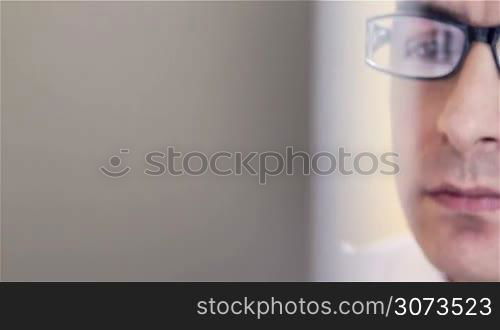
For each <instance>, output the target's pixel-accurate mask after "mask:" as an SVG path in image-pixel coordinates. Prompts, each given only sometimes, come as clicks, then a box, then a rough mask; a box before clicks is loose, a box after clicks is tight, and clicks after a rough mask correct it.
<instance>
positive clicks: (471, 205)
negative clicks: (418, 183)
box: [424, 184, 500, 213]
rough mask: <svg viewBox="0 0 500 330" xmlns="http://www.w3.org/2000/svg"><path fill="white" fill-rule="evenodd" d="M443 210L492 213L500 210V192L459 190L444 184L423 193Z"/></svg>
mask: <svg viewBox="0 0 500 330" xmlns="http://www.w3.org/2000/svg"><path fill="white" fill-rule="evenodd" d="M424 195H425V196H427V197H429V198H431V199H432V200H433V201H435V202H436V203H438V204H439V205H441V206H444V207H445V208H448V209H450V210H453V211H457V212H462V213H480V212H493V211H497V210H499V209H500V192H499V191H497V190H494V189H490V188H486V187H473V188H460V187H457V186H455V185H451V184H444V185H441V186H439V187H436V188H432V189H428V190H425V191H424Z"/></svg>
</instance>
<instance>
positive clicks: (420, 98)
mask: <svg viewBox="0 0 500 330" xmlns="http://www.w3.org/2000/svg"><path fill="white" fill-rule="evenodd" d="M450 85H451V84H450V83H449V82H448V81H443V82H441V81H434V82H426V81H411V80H394V81H393V83H392V94H391V109H392V130H393V135H392V136H393V143H394V147H395V149H396V152H398V153H399V154H400V158H401V159H402V161H404V162H405V163H407V164H414V163H418V162H419V160H421V159H422V155H423V154H425V153H427V152H431V150H432V149H434V147H436V146H438V145H439V143H440V141H441V137H440V135H439V134H438V131H437V121H438V119H439V115H440V114H441V112H442V111H443V109H444V108H445V105H446V100H447V95H449V92H450Z"/></svg>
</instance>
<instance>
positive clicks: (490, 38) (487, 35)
mask: <svg viewBox="0 0 500 330" xmlns="http://www.w3.org/2000/svg"><path fill="white" fill-rule="evenodd" d="M389 17H420V18H426V19H429V20H434V21H436V22H439V23H444V24H448V25H452V26H454V27H456V28H458V29H460V30H461V31H462V32H463V33H464V36H465V42H464V47H463V50H462V55H461V56H460V60H459V61H458V63H457V64H456V65H455V67H454V68H453V70H452V71H451V72H449V73H447V74H445V75H441V76H436V77H419V76H413V75H404V74H398V73H394V72H392V71H390V70H386V69H382V68H380V67H378V66H376V65H375V64H374V63H372V62H371V61H369V60H368V58H367V57H365V62H366V63H367V64H368V65H369V66H370V67H372V68H374V69H375V70H378V71H381V72H384V73H387V74H390V75H392V76H395V77H399V78H405V79H416V80H438V79H447V78H449V77H451V76H453V75H455V74H456V73H457V72H458V71H460V69H461V68H462V66H463V64H464V62H465V59H466V58H467V56H468V55H469V52H470V50H471V48H472V45H473V44H474V43H475V42H482V43H486V44H489V46H490V47H491V51H492V54H493V57H494V60H495V63H496V66H497V69H498V71H499V72H500V59H499V54H498V50H497V48H496V44H497V42H498V41H499V40H500V25H498V26H492V27H476V26H472V25H468V24H465V23H463V22H461V21H459V20H456V19H454V18H452V17H449V16H448V15H440V14H437V13H412V12H409V13H406V12H398V13H394V14H388V15H380V16H374V17H371V18H369V19H368V20H367V21H366V27H367V29H366V30H367V31H368V25H369V24H370V23H371V22H373V21H375V20H378V19H382V18H389ZM367 39H368V38H367ZM366 54H368V40H367V42H366Z"/></svg>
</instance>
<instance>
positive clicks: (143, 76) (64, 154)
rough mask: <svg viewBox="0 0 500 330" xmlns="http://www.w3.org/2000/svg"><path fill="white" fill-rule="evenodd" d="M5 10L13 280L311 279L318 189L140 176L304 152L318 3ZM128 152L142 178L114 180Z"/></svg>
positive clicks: (8, 250)
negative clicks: (185, 163) (310, 219)
mask: <svg viewBox="0 0 500 330" xmlns="http://www.w3.org/2000/svg"><path fill="white" fill-rule="evenodd" d="M1 7H2V17H1V27H2V62H1V64H2V156H3V163H2V165H3V168H2V180H3V182H2V207H3V209H2V228H1V229H2V232H1V234H2V277H3V279H4V280H65V281H66V280H118V281H121V280H184V281H189V280H204V281H211V280H219V281H223V280H256V281H260V280H302V279H305V276H306V272H307V271H306V252H305V251H306V248H307V246H306V242H305V240H306V238H307V236H306V235H305V234H304V232H306V231H307V225H306V221H305V218H306V211H305V210H306V193H307V178H304V177H300V176H292V177H285V176H281V177H276V178H273V179H272V180H271V181H270V183H269V184H268V185H266V186H261V185H259V184H258V181H257V179H256V178H255V177H251V176H249V175H244V176H241V177H235V176H232V177H226V178H220V177H216V176H214V175H204V176H201V177H187V176H182V177H172V176H164V177H154V178H151V177H146V176H145V175H144V174H142V173H141V171H143V170H144V160H143V155H144V154H145V153H146V152H148V151H152V150H162V151H165V150H166V147H167V146H175V147H176V149H177V150H178V151H182V152H188V151H192V150H199V151H203V152H206V153H212V152H215V151H219V150H228V151H231V152H235V151H242V152H250V151H257V152H263V151H267V150H279V151H280V150H282V149H283V148H284V146H285V145H294V146H296V147H297V148H304V149H305V148H306V147H307V145H308V136H309V133H308V104H309V100H308V93H309V81H308V79H309V77H308V68H309V44H308V43H309V40H310V36H309V33H310V28H309V27H310V10H309V5H308V4H305V3H286V4H279V3H259V2H258V3H251V2H246V3H239V2H237V3H230V2H207V3H206V4H202V3H198V2H189V3H187V2H184V3H183V2H155V3H140V2H126V3H125V2H112V3H108V2H107V3H96V2H77V3H63V2H44V3H7V2H2V3H1ZM120 148H130V150H131V153H130V155H127V156H125V158H124V161H126V162H127V164H128V165H129V166H131V167H132V172H131V173H130V175H128V176H127V177H124V178H121V179H118V180H113V179H110V178H106V177H104V176H103V175H102V174H101V173H100V172H99V170H98V167H99V166H101V165H105V164H106V162H107V160H108V158H109V157H110V156H111V155H113V154H115V153H118V150H119V149H120ZM135 169H137V170H136V171H134V170H135Z"/></svg>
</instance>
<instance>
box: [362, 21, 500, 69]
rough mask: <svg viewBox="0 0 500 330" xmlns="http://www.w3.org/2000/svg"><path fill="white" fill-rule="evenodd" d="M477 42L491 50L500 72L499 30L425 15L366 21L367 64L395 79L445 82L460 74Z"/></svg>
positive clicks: (498, 28)
mask: <svg viewBox="0 0 500 330" xmlns="http://www.w3.org/2000/svg"><path fill="white" fill-rule="evenodd" d="M474 42H483V43H487V44H489V45H490V46H491V50H492V53H493V57H494V59H495V62H496V65H497V69H498V70H500V26H497V27H473V26H469V25H466V24H463V23H461V22H458V21H454V20H451V19H449V18H442V17H438V16H433V15H426V14H405V13H400V14H392V15H385V16H377V17H373V18H371V19H369V20H368V21H367V38H366V62H367V63H368V64H369V65H370V66H372V67H373V68H375V69H377V70H380V71H383V72H386V73H389V74H392V75H394V76H398V77H403V78H412V79H444V78H448V77H450V76H452V75H453V74H455V73H456V72H458V71H459V70H460V67H461V66H462V64H463V62H464V60H465V58H466V57H467V54H468V53H469V51H470V49H471V47H472V44H473V43H474Z"/></svg>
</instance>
